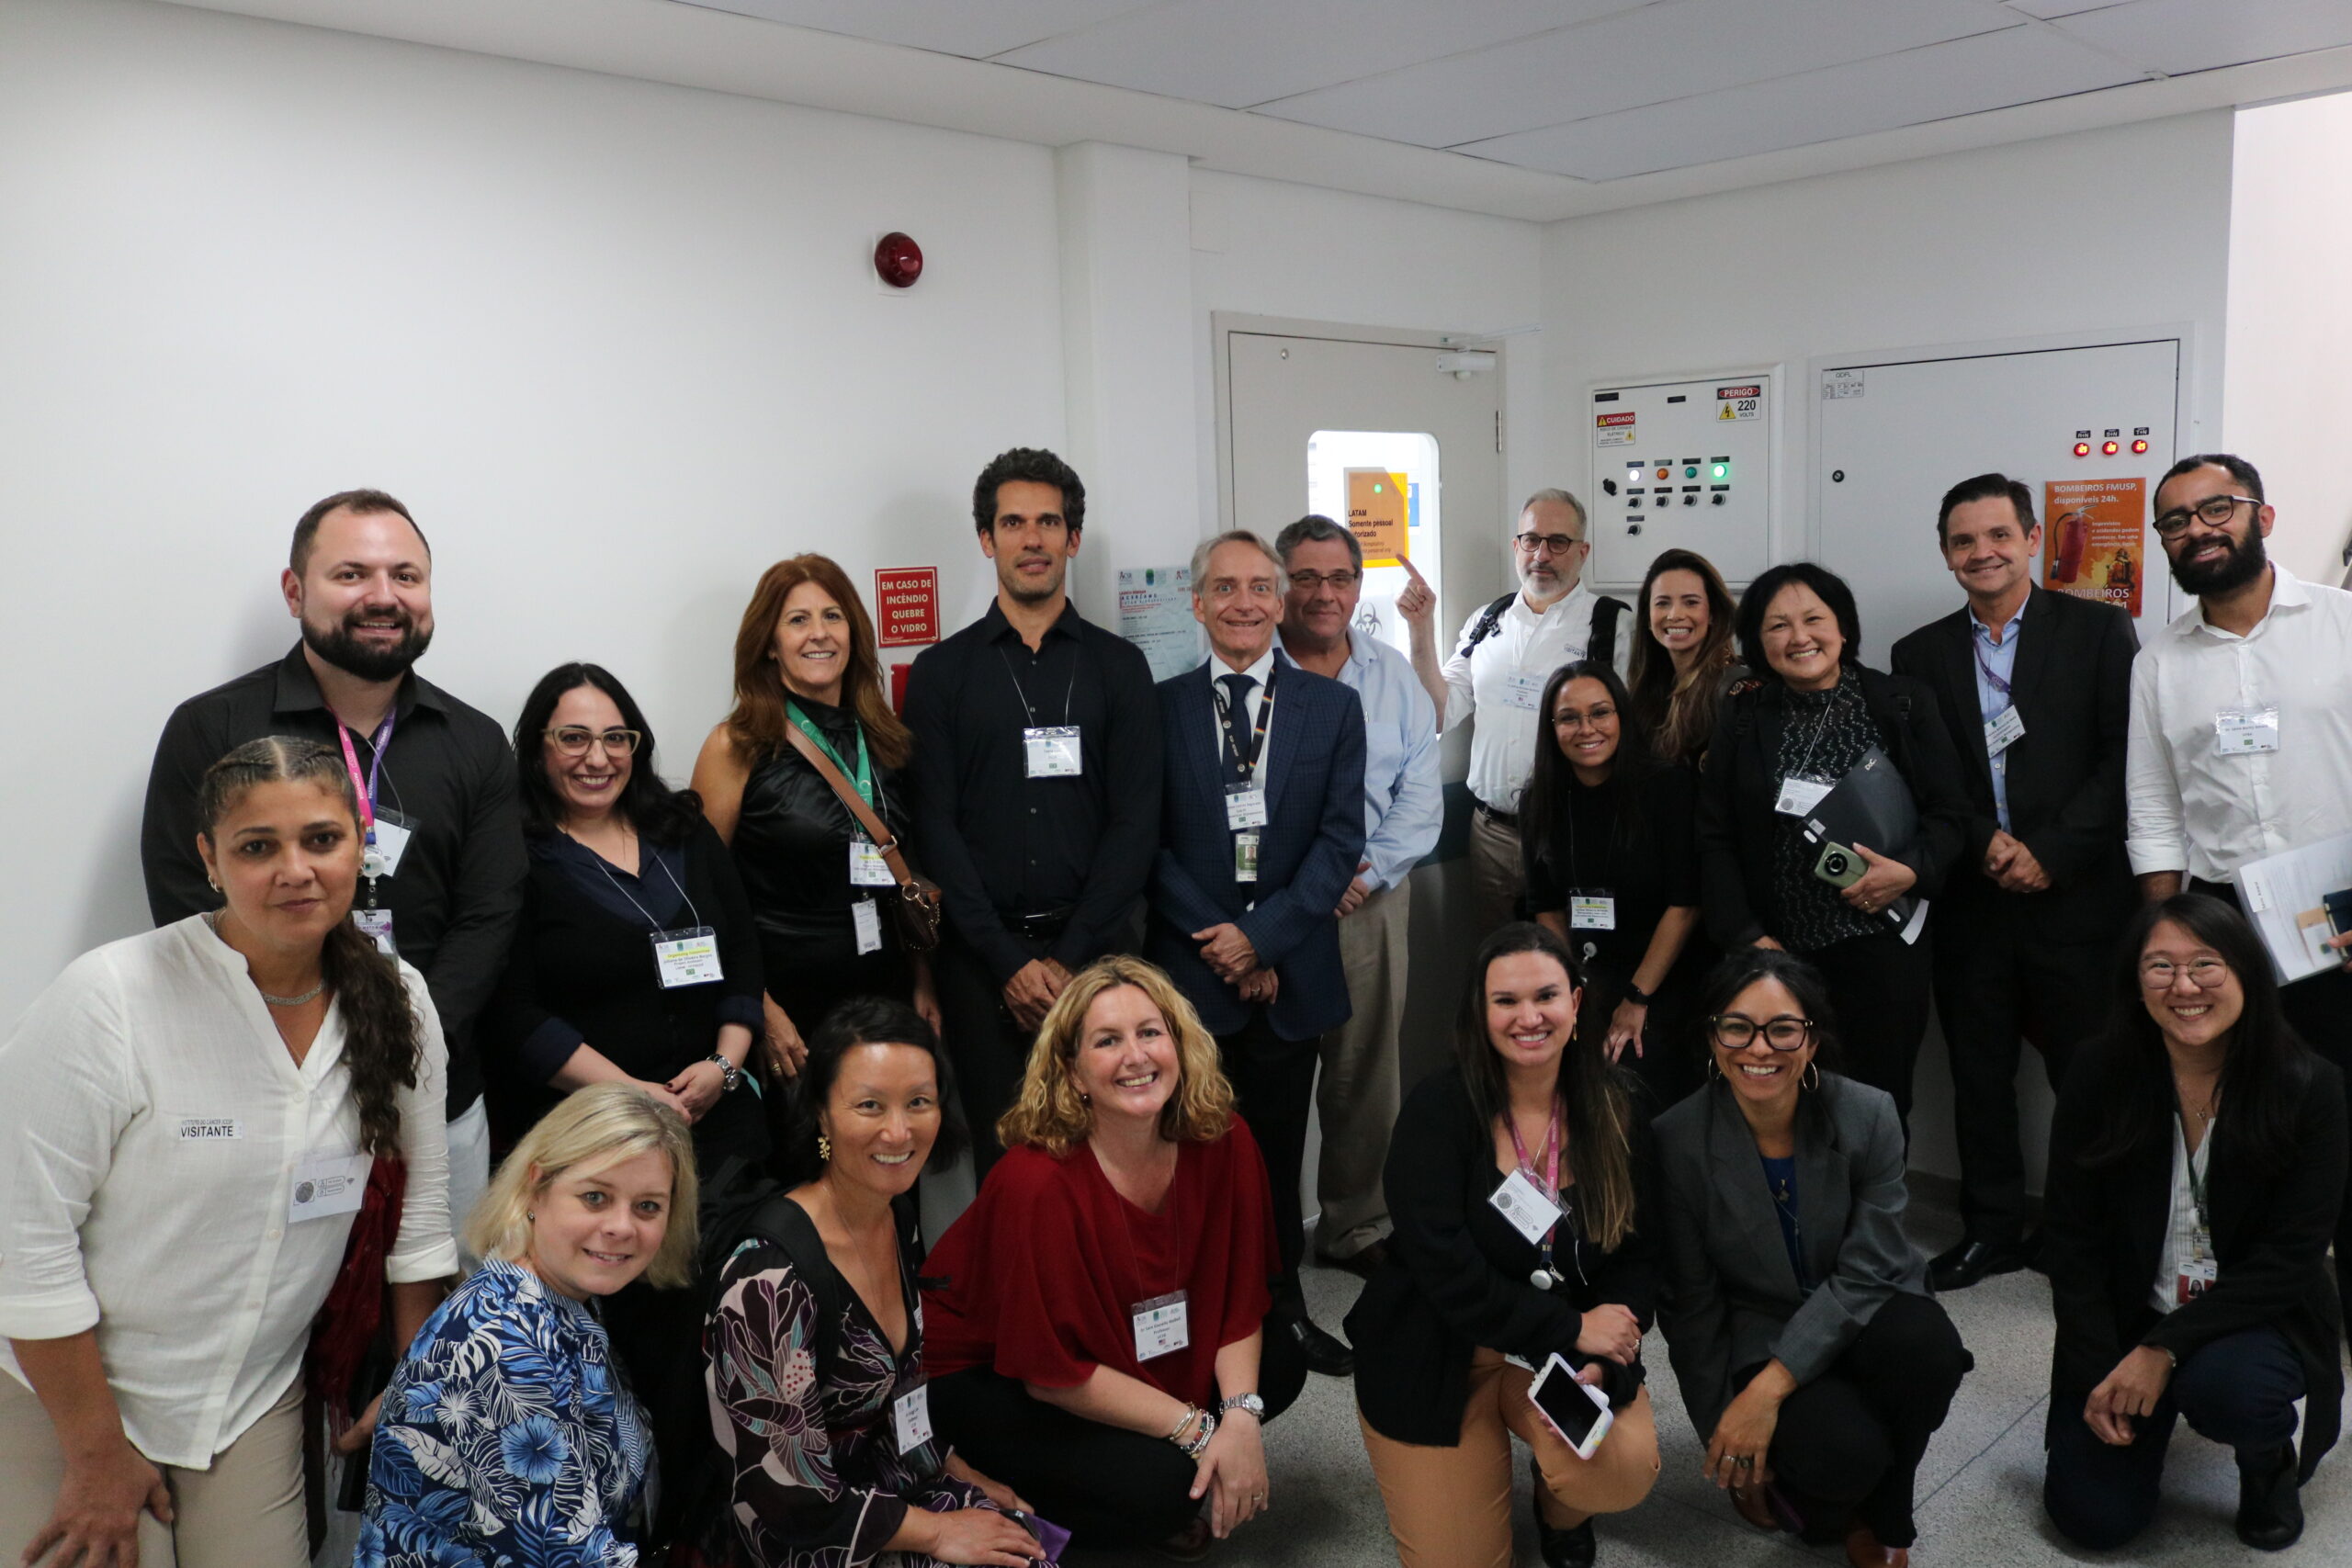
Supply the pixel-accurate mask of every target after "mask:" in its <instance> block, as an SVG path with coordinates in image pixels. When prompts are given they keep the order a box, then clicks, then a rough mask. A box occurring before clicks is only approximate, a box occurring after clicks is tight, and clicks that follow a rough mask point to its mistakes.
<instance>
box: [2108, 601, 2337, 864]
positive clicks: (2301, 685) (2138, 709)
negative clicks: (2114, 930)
mask: <svg viewBox="0 0 2352 1568" xmlns="http://www.w3.org/2000/svg"><path fill="white" fill-rule="evenodd" d="M2271 570H2273V571H2274V572H2276V573H2277V576H2276V577H2275V578H2274V579H2273V581H2272V582H2271V586H2270V608H2269V610H2268V612H2267V614H2265V615H2264V616H2263V617H2262V620H2261V622H2260V624H2258V625H2257V626H2256V627H2255V628H2254V630H2253V631H2251V632H2249V633H2247V634H2246V635H2245V637H2239V636H2236V635H2235V634H2234V633H2231V632H2225V631H2222V630H2221V629H2219V628H2218V627H2215V626H2208V625H2206V624H2205V615H2204V611H2203V610H2202V608H2201V607H2200V608H2197V609H2191V610H2189V611H2188V613H2187V614H2185V615H2182V616H2181V617H2180V618H2179V619H2177V620H2176V621H2174V622H2173V623H2172V624H2171V625H2170V626H2166V627H2165V629H2164V630H2163V631H2161V632H2159V633H2157V634H2156V635H2155V637H2153V638H2151V639H2150V640H2149V643H2148V646H2147V647H2146V648H2144V649H2142V650H2141V653H2140V657H2139V658H2138V659H2137V660H2134V661H2133V662H2132V665H2131V749H2130V751H2129V753H2128V758H2127V762H2126V770H2125V774H2124V777H2125V794H2126V797H2127V800H2128V804H2129V811H2128V818H2127V829H2126V848H2127V849H2128V850H2129V851H2130V852H2131V870H2132V872H2133V873H2134V874H2141V875H2144V874H2147V873H2149V872H2157V871H2183V870H2185V871H2187V872H2188V874H2189V875H2191V876H2194V877H2201V878H2203V879H2204V880H2206V881H2209V882H2233V881H2235V880H2236V877H2237V871H2238V867H2239V866H2240V865H2242V864H2244V863H2245V862H2247V861H2250V860H2258V859H2260V858H2261V857H2262V856H2264V855H2270V854H2276V853H2278V852H2279V851H2281V850H2288V849H2294V848H2298V847H2301V846H2302V845H2307V844H2312V843H2316V842H2318V841H2319V840H2323V839H2327V838H2333V837H2335V835H2336V834H2339V833H2352V593H2346V592H2343V591H2342V590H2340V589H2335V588H2323V587H2320V586H2318V585H2317V584H2314V583H2309V582H2303V581H2299V580H2298V579H2297V578H2296V577H2295V576H2294V574H2293V573H2291V572H2290V571H2289V570H2287V569H2286V568H2285V567H2283V566H2279V565H2278V564H2277V563H2275V562H2274V563H2273V564H2272V568H2271ZM2272 705H2276V706H2277V708H2278V750H2275V751H2256V752H2253V753H2250V754H2245V755H2239V756H2227V757H2224V756H2221V755H2218V754H2217V753H2216V752H2215V750H2214V749H2213V747H2214V719H2215V716H2217V715H2218V714H2220V713H2221V712H2222V710H2224V709H2229V708H2236V709H2254V708H2265V707H2269V706H2272Z"/></svg>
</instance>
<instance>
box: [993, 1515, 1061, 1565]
mask: <svg viewBox="0 0 2352 1568" xmlns="http://www.w3.org/2000/svg"><path fill="white" fill-rule="evenodd" d="M1005 1517H1007V1518H1009V1519H1011V1520H1012V1521H1013V1522H1014V1523H1015V1524H1018V1525H1019V1526H1020V1527H1021V1528H1022V1529H1025V1530H1027V1531H1028V1532H1029V1533H1030V1535H1031V1536H1032V1537H1034V1538H1035V1540H1036V1542H1037V1546H1038V1548H1039V1551H1040V1552H1041V1554H1042V1555H1043V1556H1044V1558H1045V1560H1046V1562H1060V1561H1061V1560H1062V1553H1063V1552H1065V1551H1069V1531H1068V1530H1066V1529H1062V1527H1061V1526H1059V1525H1057V1524H1055V1523H1054V1522H1052V1521H1051V1520H1050V1519H1041V1518H1039V1517H1037V1516H1036V1515H1035V1514H1024V1513H1022V1512H1021V1511H1019V1510H1018V1509H1015V1510H1013V1511H1012V1512H1011V1513H1008V1514H1007V1515H1005Z"/></svg>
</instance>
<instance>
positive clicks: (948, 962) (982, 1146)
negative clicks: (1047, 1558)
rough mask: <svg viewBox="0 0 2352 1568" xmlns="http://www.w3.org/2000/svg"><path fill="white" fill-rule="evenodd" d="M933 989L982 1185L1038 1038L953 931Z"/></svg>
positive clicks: (999, 1151) (937, 962)
mask: <svg viewBox="0 0 2352 1568" xmlns="http://www.w3.org/2000/svg"><path fill="white" fill-rule="evenodd" d="M932 984H933V987H935V988H936V989H937V991H938V993H939V1019H940V1023H941V1026H942V1033H943V1034H944V1040H943V1041H942V1043H943V1044H944V1046H945V1048H946V1051H947V1059H948V1060H949V1061H950V1062H952V1063H953V1064H955V1067H956V1098H957V1100H958V1101H959V1102H960V1103H961V1105H962V1107H963V1111H964V1120H965V1122H966V1123H967V1124H968V1125H969V1126H970V1128H971V1131H972V1179H973V1181H974V1183H975V1184H977V1183H978V1181H979V1180H980V1179H982V1178H984V1177H986V1176H987V1175H988V1173H989V1167H990V1166H992V1165H994V1164H996V1162H997V1160H998V1159H999V1158H1000V1157H1001V1156H1002V1155H1003V1153H1004V1145H1002V1144H1000V1143H998V1142H997V1137H996V1119H997V1118H998V1117H1000V1116H1001V1115H1003V1114H1004V1113H1005V1112H1006V1111H1009V1110H1011V1109H1012V1102H1013V1100H1015V1099H1017V1098H1019V1096H1020V1093H1021V1077H1022V1074H1023V1072H1025V1071H1026V1070H1027V1069H1028V1066H1029V1045H1030V1042H1031V1039H1032V1034H1031V1032H1030V1031H1028V1030H1026V1029H1023V1028H1022V1027H1021V1026H1020V1025H1019V1024H1017V1023H1015V1022H1014V1021H1012V1009H1010V1008H1008V1007H1006V1006H1005V1005H1004V987H1002V986H1000V985H998V984H997V981H996V976H995V975H994V974H993V973H992V972H991V971H990V970H989V965H988V963H987V961H986V960H985V959H983V958H981V956H980V955H979V953H978V952H977V951H975V950H974V949H973V948H971V947H969V946H967V944H965V943H964V942H961V941H959V940H957V938H956V934H955V933H954V932H953V931H950V932H949V933H948V934H947V937H946V940H945V941H944V942H941V943H940V944H939V947H938V949H937V951H935V952H934V953H933V954H932ZM1057 1522H1058V1521H1057Z"/></svg>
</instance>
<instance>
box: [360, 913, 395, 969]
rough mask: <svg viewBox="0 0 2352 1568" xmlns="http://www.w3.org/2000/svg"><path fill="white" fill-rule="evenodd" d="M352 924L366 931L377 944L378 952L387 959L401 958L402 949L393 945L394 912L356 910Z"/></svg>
mask: <svg viewBox="0 0 2352 1568" xmlns="http://www.w3.org/2000/svg"><path fill="white" fill-rule="evenodd" d="M351 923H352V924H353V925H355V926H357V927H358V928H359V929H360V930H361V931H366V932H367V933H368V936H369V938H371V939H372V940H373V941H374V942H375V943H376V951H377V952H379V953H382V954H384V955H385V956H386V957H387V958H397V957H399V956H400V951H401V950H400V949H399V948H397V947H395V946H393V945H392V912H391V911H390V909H354V910H352V911H351Z"/></svg>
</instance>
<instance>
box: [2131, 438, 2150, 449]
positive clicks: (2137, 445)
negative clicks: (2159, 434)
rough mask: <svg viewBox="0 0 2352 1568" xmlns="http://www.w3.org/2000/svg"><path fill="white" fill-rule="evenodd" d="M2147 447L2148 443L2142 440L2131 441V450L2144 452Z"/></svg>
mask: <svg viewBox="0 0 2352 1568" xmlns="http://www.w3.org/2000/svg"><path fill="white" fill-rule="evenodd" d="M2147 449H2148V444H2147V443H2146V442H2144V441H2134V442H2133V443H2131V450H2132V451H2134V452H2145V451H2146V450H2147Z"/></svg>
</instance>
